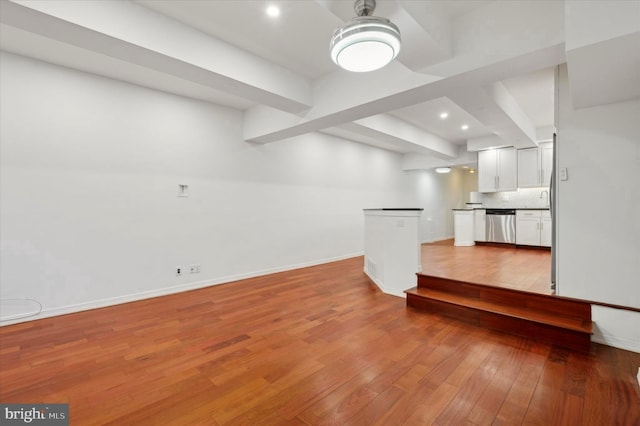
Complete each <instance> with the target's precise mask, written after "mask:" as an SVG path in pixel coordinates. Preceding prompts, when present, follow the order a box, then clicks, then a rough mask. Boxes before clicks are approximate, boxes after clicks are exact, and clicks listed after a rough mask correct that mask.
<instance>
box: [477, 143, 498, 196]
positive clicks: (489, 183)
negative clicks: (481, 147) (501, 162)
mask: <svg viewBox="0 0 640 426" xmlns="http://www.w3.org/2000/svg"><path fill="white" fill-rule="evenodd" d="M497 158H498V156H497V154H496V150H495V149H488V150H486V151H480V152H478V192H496V191H497V190H498V188H497V185H496V176H498V164H497Z"/></svg>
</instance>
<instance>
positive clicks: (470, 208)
mask: <svg viewBox="0 0 640 426" xmlns="http://www.w3.org/2000/svg"><path fill="white" fill-rule="evenodd" d="M451 210H453V211H456V210H458V211H459V210H462V211H465V210H549V207H487V206H485V207H463V208H460V209H451Z"/></svg>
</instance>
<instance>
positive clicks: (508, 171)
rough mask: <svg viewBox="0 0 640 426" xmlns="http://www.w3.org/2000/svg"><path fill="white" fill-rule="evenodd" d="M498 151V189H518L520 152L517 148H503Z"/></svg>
mask: <svg viewBox="0 0 640 426" xmlns="http://www.w3.org/2000/svg"><path fill="white" fill-rule="evenodd" d="M497 153H498V163H497V164H498V166H497V167H498V191H515V190H516V189H518V154H517V151H516V149H515V148H502V149H498V150H497Z"/></svg>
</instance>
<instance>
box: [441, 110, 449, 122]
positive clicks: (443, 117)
mask: <svg viewBox="0 0 640 426" xmlns="http://www.w3.org/2000/svg"><path fill="white" fill-rule="evenodd" d="M448 116H449V113H448V112H442V113H440V118H441V119H443V120H444V119H445V118H447V117H448Z"/></svg>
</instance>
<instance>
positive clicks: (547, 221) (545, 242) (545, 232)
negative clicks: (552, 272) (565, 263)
mask: <svg viewBox="0 0 640 426" xmlns="http://www.w3.org/2000/svg"><path fill="white" fill-rule="evenodd" d="M540 245H541V246H545V247H551V218H550V217H543V218H542V219H540Z"/></svg>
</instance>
